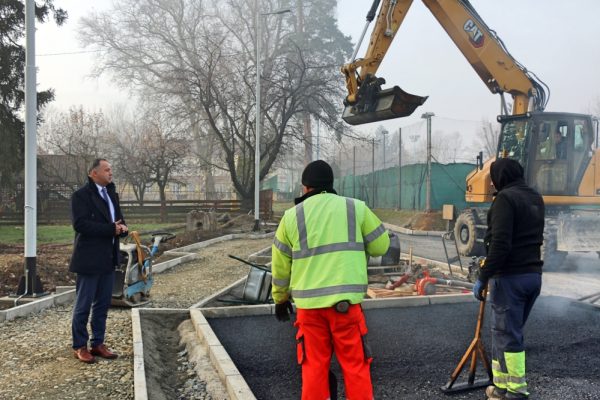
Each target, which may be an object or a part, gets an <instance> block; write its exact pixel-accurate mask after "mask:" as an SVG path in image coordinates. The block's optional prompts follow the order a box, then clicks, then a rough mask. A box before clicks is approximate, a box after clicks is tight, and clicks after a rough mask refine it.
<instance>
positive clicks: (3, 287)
mask: <svg viewBox="0 0 600 400" xmlns="http://www.w3.org/2000/svg"><path fill="white" fill-rule="evenodd" d="M390 213H392V214H393V210H389V212H388V213H386V214H385V215H382V219H384V222H390V223H394V224H396V225H400V226H404V227H407V228H410V229H416V230H432V229H435V228H436V227H437V225H439V220H440V217H439V215H438V214H439V213H410V215H408V214H407V215H408V216H404V215H402V218H400V219H397V218H394V216H391V215H392V214H390ZM404 213H406V212H403V213H402V214H404ZM388 214H390V218H387V217H388ZM388 219H389V220H388ZM253 224H254V218H253V216H249V215H238V216H232V218H231V224H229V225H228V226H227V227H225V228H222V229H218V230H217V231H212V232H206V231H200V230H198V231H192V232H185V233H178V234H177V236H176V237H175V238H174V239H173V240H171V241H169V242H167V243H165V244H163V245H161V250H160V251H161V252H163V251H165V250H169V249H172V248H178V247H182V246H185V245H188V244H192V243H197V242H200V241H203V240H208V239H211V238H213V237H217V236H222V235H225V234H227V233H233V232H240V231H245V232H248V231H250V230H251V229H252V226H253ZM273 229H275V228H273ZM145 239H147V238H144V237H142V241H143V242H145ZM145 244H149V243H145ZM72 249H73V246H72V244H71V243H65V244H39V245H38V246H37V260H36V265H37V275H38V276H39V277H40V280H41V281H42V284H43V285H44V290H45V291H47V292H53V291H54V290H55V289H56V287H57V286H73V285H75V274H73V273H71V272H69V260H70V258H71V252H72ZM160 254H161V253H159V256H160ZM165 260H166V259H163V260H161V259H158V260H156V261H155V262H160V261H165ZM23 262H24V256H23V245H21V244H2V243H0V297H2V296H6V295H9V294H11V293H15V292H16V290H17V287H18V284H19V280H20V279H21V277H22V276H23Z"/></svg>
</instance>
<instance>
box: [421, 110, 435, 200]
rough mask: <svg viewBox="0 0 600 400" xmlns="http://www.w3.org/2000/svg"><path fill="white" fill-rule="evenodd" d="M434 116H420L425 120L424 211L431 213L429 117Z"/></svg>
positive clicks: (431, 114)
mask: <svg viewBox="0 0 600 400" xmlns="http://www.w3.org/2000/svg"><path fill="white" fill-rule="evenodd" d="M434 116H435V114H434V113H432V112H426V113H425V114H423V115H421V118H424V119H426V120H427V177H426V178H427V180H426V187H425V189H426V190H427V192H426V196H425V211H426V212H430V211H431V117H434Z"/></svg>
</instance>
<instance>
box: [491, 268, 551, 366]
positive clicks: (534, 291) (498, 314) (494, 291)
mask: <svg viewBox="0 0 600 400" xmlns="http://www.w3.org/2000/svg"><path fill="white" fill-rule="evenodd" d="M541 288H542V275H541V274H538V273H528V274H518V275H507V276H503V277H500V278H494V279H491V280H490V292H491V293H490V303H491V305H492V353H495V354H492V356H499V355H500V354H502V353H504V352H511V353H518V352H521V351H524V350H525V345H524V342H523V327H524V326H525V322H527V318H528V317H529V313H530V312H531V309H532V307H533V304H534V303H535V300H536V299H537V297H538V296H539V294H540V290H541ZM494 358H496V357H494Z"/></svg>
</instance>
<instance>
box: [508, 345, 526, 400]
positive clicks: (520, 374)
mask: <svg viewBox="0 0 600 400" xmlns="http://www.w3.org/2000/svg"><path fill="white" fill-rule="evenodd" d="M504 362H505V363H506V369H507V370H508V377H507V382H506V383H507V389H508V390H509V391H510V392H513V393H518V394H522V395H524V396H528V395H529V392H527V380H526V379H525V352H524V351H520V352H518V353H510V352H504Z"/></svg>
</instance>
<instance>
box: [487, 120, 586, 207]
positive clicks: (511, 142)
mask: <svg viewBox="0 0 600 400" xmlns="http://www.w3.org/2000/svg"><path fill="white" fill-rule="evenodd" d="M498 120H499V122H500V123H501V124H502V131H501V134H500V139H499V143H498V153H497V157H510V158H514V159H516V160H518V161H519V162H520V163H521V165H523V167H524V168H525V174H526V180H527V182H528V183H529V185H530V186H532V187H533V188H535V189H536V190H537V191H538V192H540V194H542V195H544V196H573V195H578V194H583V193H580V191H582V192H584V191H586V189H585V188H584V187H582V186H581V183H582V180H583V175H584V172H585V171H586V169H587V167H588V165H589V163H590V161H591V160H592V156H593V151H592V150H593V148H592V147H593V144H594V133H593V128H592V121H591V117H590V116H589V115H582V114H568V113H551V112H533V113H527V114H525V115H517V116H510V117H506V116H501V117H499V119H498Z"/></svg>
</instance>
